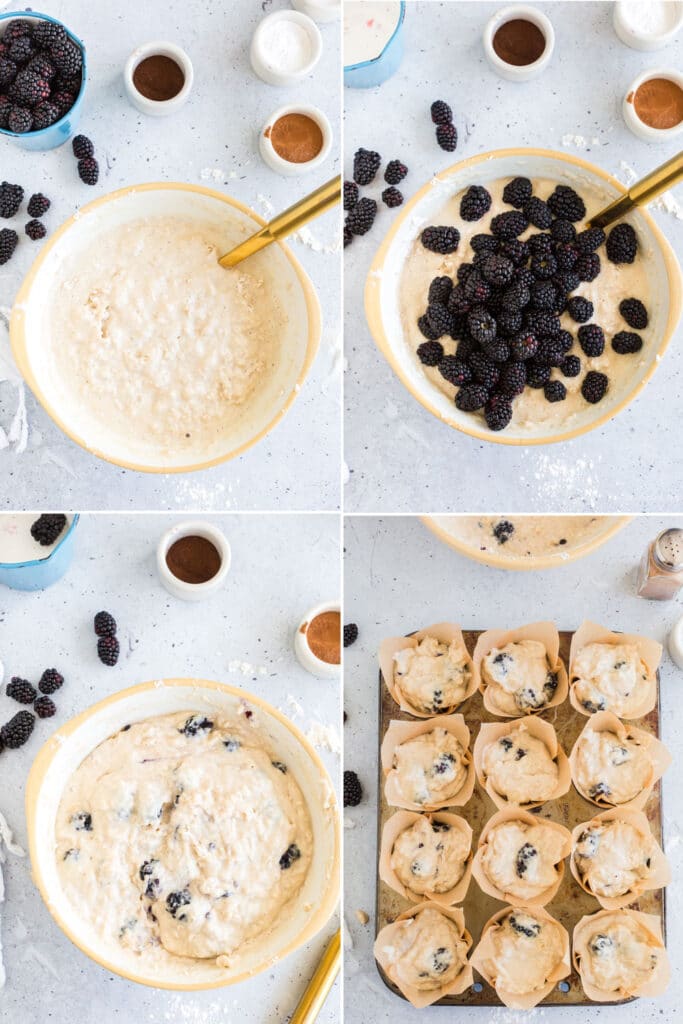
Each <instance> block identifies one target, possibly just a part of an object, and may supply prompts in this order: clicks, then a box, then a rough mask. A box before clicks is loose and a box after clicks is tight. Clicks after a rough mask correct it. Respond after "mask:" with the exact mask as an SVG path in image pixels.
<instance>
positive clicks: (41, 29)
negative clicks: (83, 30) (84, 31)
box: [33, 21, 67, 50]
mask: <svg viewBox="0 0 683 1024" xmlns="http://www.w3.org/2000/svg"><path fill="white" fill-rule="evenodd" d="M33 39H34V41H35V43H36V46H39V47H40V48H41V50H49V49H50V48H51V47H53V46H56V45H57V44H58V43H65V42H66V40H67V34H66V29H65V28H64V26H63V25H56V24H55V23H54V22H53V21H40V22H38V24H37V25H35V26H34V28H33Z"/></svg>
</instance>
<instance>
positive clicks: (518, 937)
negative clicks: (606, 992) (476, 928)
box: [486, 909, 563, 995]
mask: <svg viewBox="0 0 683 1024" xmlns="http://www.w3.org/2000/svg"><path fill="white" fill-rule="evenodd" d="M492 931H493V935H491V941H492V944H493V954H492V956H491V958H490V960H489V961H488V962H487V965H486V966H487V973H488V974H489V975H490V976H491V977H492V978H493V980H494V984H495V987H496V988H502V989H503V990H504V991H506V992H512V993H515V994H518V995H524V994H526V993H527V992H537V991H538V990H539V989H541V988H543V986H544V985H545V984H546V982H547V980H548V978H549V977H550V975H551V974H552V973H553V972H554V971H555V970H556V968H557V967H558V966H559V964H560V963H561V962H562V954H563V945H562V932H561V931H560V928H559V925H557V924H555V922H554V921H547V920H546V919H545V918H542V917H537V916H536V915H535V914H534V912H533V910H530V909H527V910H511V911H510V913H509V914H508V915H507V917H504V918H503V919H502V920H501V921H499V922H498V925H497V926H495V927H494V928H493V929H492ZM489 934H490V933H489Z"/></svg>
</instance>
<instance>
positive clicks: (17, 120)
mask: <svg viewBox="0 0 683 1024" xmlns="http://www.w3.org/2000/svg"><path fill="white" fill-rule="evenodd" d="M7 127H8V128H9V130H10V131H11V132H14V134H15V135H25V134H26V132H30V131H31V129H32V127H33V116H32V114H31V111H30V110H26V109H25V107H12V109H11V110H10V112H9V117H8V118H7Z"/></svg>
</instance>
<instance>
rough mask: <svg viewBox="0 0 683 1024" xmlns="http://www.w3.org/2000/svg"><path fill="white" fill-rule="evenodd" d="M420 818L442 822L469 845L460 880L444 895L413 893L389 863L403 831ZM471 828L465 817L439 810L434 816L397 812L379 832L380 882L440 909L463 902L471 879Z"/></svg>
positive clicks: (442, 893) (410, 897)
mask: <svg viewBox="0 0 683 1024" xmlns="http://www.w3.org/2000/svg"><path fill="white" fill-rule="evenodd" d="M420 818H425V819H426V820H427V821H429V822H430V823H431V822H444V823H445V824H447V825H450V827H451V828H452V829H457V830H458V831H459V832H460V833H462V835H463V836H464V837H465V839H466V840H467V842H468V843H469V844H470V851H469V855H468V857H467V860H466V861H465V869H464V871H463V874H462V876H461V877H460V879H459V881H458V882H457V884H456V885H454V886H453V888H451V889H449V890H448V891H447V892H424V893H416V892H414V891H413V890H411V889H409V888H408V887H407V886H405V885H404V884H403V882H401V880H400V878H399V877H398V875H397V874H396V871H395V870H394V868H393V867H392V864H391V854H392V852H393V849H394V844H395V842H396V840H397V838H398V837H399V835H401V833H403V832H405V831H406V829H409V828H410V827H411V825H414V824H415V822H416V821H419V819H420ZM471 844H472V829H471V828H470V826H469V824H468V823H467V822H466V821H465V819H464V818H461V817H460V816H459V815H458V814H448V813H447V812H446V811H438V812H437V813H435V814H423V815H421V814H417V813H416V812H414V811H397V812H396V813H395V814H393V815H392V816H391V818H389V820H388V821H387V823H386V825H385V826H384V828H383V830H382V843H381V847H380V854H379V876H380V878H381V879H382V881H383V882H386V884H387V885H388V886H389V887H390V888H391V889H393V890H394V891H395V892H397V893H399V894H400V895H401V896H403V897H404V899H407V900H416V899H417V900H433V901H434V903H438V904H439V905H440V906H443V907H451V906H453V904H455V903H462V901H463V900H464V898H465V894H466V893H467V890H468V888H469V885H470V879H471V877H472V856H473V855H472V845H471Z"/></svg>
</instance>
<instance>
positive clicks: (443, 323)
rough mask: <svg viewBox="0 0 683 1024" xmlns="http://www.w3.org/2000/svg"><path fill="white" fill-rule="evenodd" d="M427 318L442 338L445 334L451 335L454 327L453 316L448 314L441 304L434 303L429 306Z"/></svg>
mask: <svg viewBox="0 0 683 1024" xmlns="http://www.w3.org/2000/svg"><path fill="white" fill-rule="evenodd" d="M426 317H427V319H428V320H429V322H430V324H431V326H432V327H433V328H434V331H435V332H437V335H438V337H439V338H440V337H441V336H442V335H443V334H450V333H451V328H452V327H453V316H452V314H451V313H449V312H448V310H447V309H446V307H445V306H444V305H443V303H441V302H432V303H431V305H429V306H427V313H426Z"/></svg>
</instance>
